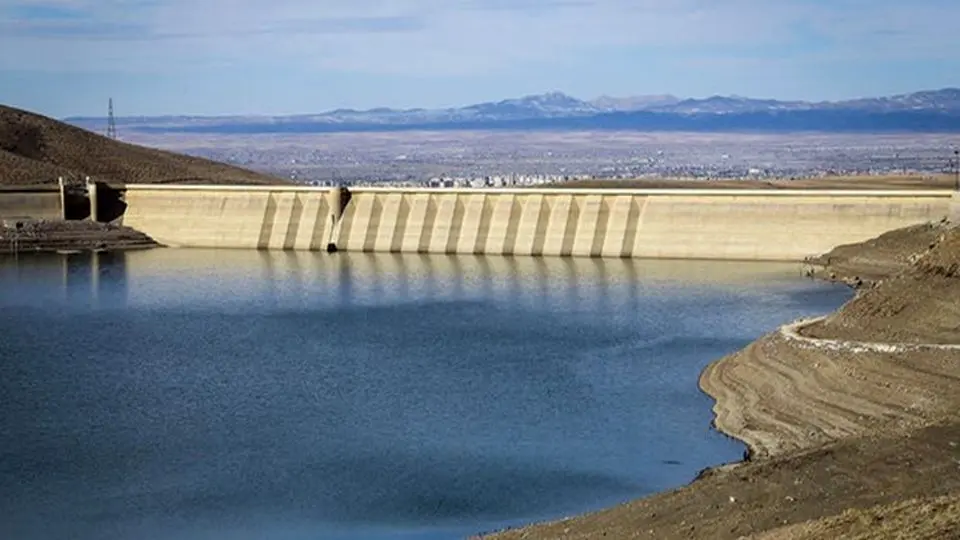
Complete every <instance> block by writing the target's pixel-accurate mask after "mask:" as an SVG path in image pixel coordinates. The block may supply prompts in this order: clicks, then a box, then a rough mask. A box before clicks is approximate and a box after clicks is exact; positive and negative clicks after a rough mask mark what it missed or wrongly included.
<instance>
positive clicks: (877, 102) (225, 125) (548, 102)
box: [66, 88, 960, 133]
mask: <svg viewBox="0 0 960 540" xmlns="http://www.w3.org/2000/svg"><path fill="white" fill-rule="evenodd" d="M66 121H67V122H70V123H72V124H74V125H78V126H80V127H85V128H88V129H99V128H100V127H101V126H102V124H103V122H104V119H102V118H68V119H66ZM117 123H118V125H125V126H129V127H130V128H131V129H137V130H144V131H155V132H157V131H196V132H222V133H258V132H323V131H344V130H348V131H358V130H359V131H375V130H397V129H494V128H510V129H692V130H699V129H708V130H722V129H760V130H769V129H774V130H792V129H814V130H828V131H829V130H835V129H839V130H844V129H854V130H870V129H880V130H891V129H893V130H896V129H907V130H913V131H916V130H923V129H933V130H947V131H960V89H958V88H946V89H942V90H927V91H922V92H915V93H911V94H902V95H895V96H888V97H877V98H863V99H853V100H846V101H834V102H808V101H781V100H776V99H753V98H746V97H740V96H711V97H707V98H703V99H678V98H675V97H673V96H670V95H661V96H636V97H610V96H604V97H601V98H598V99H596V100H593V101H584V100H581V99H578V98H575V97H572V96H569V95H567V94H564V93H562V92H548V93H545V94H537V95H528V96H523V97H519V98H514V99H505V100H501V101H492V102H487V103H478V104H475V105H468V106H465V107H455V108H446V109H390V108H376V109H369V110H364V111H357V110H352V109H338V110H333V111H328V112H324V113H318V114H302V115H292V116H272V117H270V116H267V117H265V116H231V117H187V116H171V117H163V118H149V117H148V118H144V117H137V118H124V117H120V118H117Z"/></svg>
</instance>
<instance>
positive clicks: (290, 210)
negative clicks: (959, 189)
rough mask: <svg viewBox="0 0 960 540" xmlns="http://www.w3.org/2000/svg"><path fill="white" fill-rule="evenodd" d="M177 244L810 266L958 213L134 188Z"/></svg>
mask: <svg viewBox="0 0 960 540" xmlns="http://www.w3.org/2000/svg"><path fill="white" fill-rule="evenodd" d="M120 193H121V196H122V197H123V205H124V207H125V211H124V213H123V216H122V217H121V218H120V220H121V222H122V223H123V224H124V225H127V226H130V227H133V228H134V229H137V230H139V231H141V232H144V233H145V234H148V235H149V236H151V237H152V238H154V239H156V240H157V241H158V242H160V243H161V244H164V245H168V246H172V247H204V248H245V249H283V250H311V251H323V250H327V251H336V250H345V251H360V252H394V253H398V252H399V253H447V254H458V253H459V254H496V255H533V256H582V257H649V258H680V259H733V260H786V261H801V260H803V259H804V258H805V257H807V256H810V255H813V254H818V253H822V252H825V251H828V250H829V249H832V248H833V247H835V246H837V245H841V244H846V243H852V242H859V241H863V240H866V239H869V238H872V237H874V236H877V235H879V234H882V233H884V232H887V231H889V230H892V229H896V228H900V227H906V226H909V225H914V224H918V223H925V222H930V221H939V220H941V219H943V218H945V217H947V216H948V215H950V214H951V211H955V209H956V205H957V204H958V198H957V195H956V194H953V193H951V192H950V191H944V190H923V191H921V190H886V191H880V190H856V191H854V190H791V189H769V190H767V189H756V190H748V189H687V188H684V189H630V190H621V189H525V188H521V189H442V188H441V189H422V188H387V187H385V188H356V189H350V190H347V189H345V188H315V187H306V186H256V187H250V186H202V185H136V184H130V185H126V186H124V187H123V188H121V190H120Z"/></svg>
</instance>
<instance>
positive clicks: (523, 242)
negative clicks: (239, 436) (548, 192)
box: [513, 194, 544, 255]
mask: <svg viewBox="0 0 960 540" xmlns="http://www.w3.org/2000/svg"><path fill="white" fill-rule="evenodd" d="M522 201H523V202H522V203H521V209H520V219H519V220H518V222H517V233H516V238H515V239H514V245H513V254H514V255H534V254H536V255H539V254H540V253H539V252H542V251H543V240H544V239H543V238H542V236H543V233H544V229H543V228H541V227H540V222H541V221H542V220H543V219H542V218H543V212H542V210H543V207H544V203H543V195H540V194H534V195H527V196H525V197H523V198H522ZM538 248H539V249H538Z"/></svg>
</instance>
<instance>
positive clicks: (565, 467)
mask: <svg viewBox="0 0 960 540" xmlns="http://www.w3.org/2000/svg"><path fill="white" fill-rule="evenodd" d="M799 270H800V269H799V266H798V265H796V264H773V263H742V262H704V261H649V260H600V259H570V258H506V257H504V258H501V257H463V256H432V255H431V256H427V255H388V254H378V255H369V254H343V253H341V254H335V255H328V254H322V253H291V252H257V251H217V250H209V251H208V250H167V249H157V250H150V251H142V252H129V253H101V254H75V255H31V256H23V255H21V256H20V257H7V258H3V259H0V402H2V407H3V415H2V417H0V537H2V538H10V539H20V538H23V539H30V540H39V539H61V538H71V539H79V540H87V539H90V540H93V539H98V540H99V539H139V540H161V539H162V540H167V539H171V540H173V539H176V540H192V539H198V540H199V539H214V538H232V539H259V538H270V539H291V540H292V539H297V540H299V539H314V538H404V539H407V538H410V539H412V538H417V539H434V538H436V539H441V538H443V539H446V538H460V537H464V536H467V535H471V534H476V533H480V532H486V531H492V530H496V529H500V528H503V527H506V526H514V525H519V524H524V523H529V522H531V521H538V520H545V519H552V518H559V517H563V516H567V515H571V514H575V513H581V512H584V511H588V510H593V509H597V508H601V507H605V506H610V505H613V504H616V503H619V502H622V501H626V500H629V499H633V498H637V497H641V496H644V495H648V494H651V493H654V492H657V491H661V490H665V489H670V488H674V487H677V486H680V485H682V484H684V483H686V482H688V481H690V480H692V479H693V478H694V477H695V476H696V474H697V473H698V471H700V470H701V469H703V468H705V467H708V466H713V465H716V464H720V463H723V462H729V461H734V460H737V459H739V458H740V457H741V456H742V454H743V451H744V448H743V446H742V445H741V444H739V443H738V442H736V441H734V440H731V439H728V438H726V437H724V436H722V435H720V434H719V433H717V432H715V431H713V430H712V429H711V426H710V422H711V418H712V415H711V411H710V408H711V406H712V402H711V400H710V399H709V398H708V397H707V396H705V395H703V394H702V393H700V391H699V390H698V388H697V378H698V376H699V373H700V371H701V370H702V369H703V368H704V367H705V366H706V365H707V364H708V363H710V362H712V361H714V360H716V359H718V358H720V357H721V356H723V355H725V354H727V353H730V352H733V351H735V350H737V349H739V348H741V347H743V346H744V345H746V344H747V343H749V342H750V341H752V340H754V339H756V338H757V337H759V336H760V335H762V334H764V333H766V332H768V331H771V330H773V329H775V328H776V327H777V326H778V325H779V324H782V323H785V322H788V321H790V320H792V319H795V318H797V317H800V316H808V315H812V314H822V313H825V312H828V311H831V310H833V309H835V308H836V307H838V306H839V305H840V304H841V303H843V302H844V301H845V300H846V299H848V298H849V297H850V293H849V291H848V290H847V289H846V288H843V287H838V286H831V285H825V284H822V283H815V282H812V281H809V280H805V279H803V278H802V277H801V276H800V271H799Z"/></svg>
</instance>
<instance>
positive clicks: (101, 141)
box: [0, 105, 286, 185]
mask: <svg viewBox="0 0 960 540" xmlns="http://www.w3.org/2000/svg"><path fill="white" fill-rule="evenodd" d="M61 176H62V177H64V178H66V179H70V180H80V179H83V178H84V177H86V176H89V177H91V178H92V179H97V180H103V181H111V182H124V183H134V182H138V183H181V182H202V183H224V184H226V183H229V184H282V183H286V181H285V180H283V179H279V178H274V177H271V176H267V175H264V174H260V173H256V172H253V171H248V170H245V169H241V168H238V167H232V166H229V165H224V164H222V163H216V162H213V161H209V160H205V159H200V158H195V157H190V156H184V155H179V154H174V153H171V152H164V151H161V150H154V149H152V148H145V147H142V146H136V145H132V144H127V143H123V142H119V141H115V140H112V139H108V138H106V137H103V136H101V135H97V134H95V133H92V132H90V131H86V130H84V129H81V128H79V127H76V126H71V125H69V124H65V123H63V122H60V121H57V120H54V119H52V118H47V117H45V116H41V115H38V114H34V113H31V112H27V111H23V110H20V109H14V108H11V107H6V106H2V105H0V185H4V184H5V185H27V184H56V183H57V178H58V177H61Z"/></svg>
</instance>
